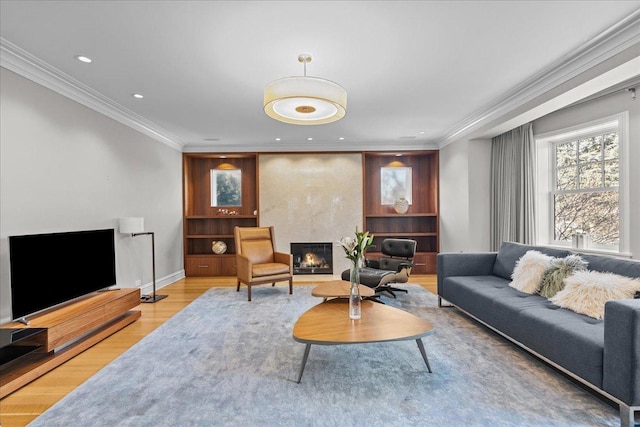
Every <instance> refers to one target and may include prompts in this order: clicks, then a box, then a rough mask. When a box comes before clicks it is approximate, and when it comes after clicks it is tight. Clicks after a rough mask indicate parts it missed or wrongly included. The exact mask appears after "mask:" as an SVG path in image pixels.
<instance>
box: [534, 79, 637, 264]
mask: <svg viewBox="0 0 640 427" xmlns="http://www.w3.org/2000/svg"><path fill="white" fill-rule="evenodd" d="M639 89H640V88H639ZM624 111H628V112H629V141H627V142H628V144H629V165H630V167H629V181H628V182H629V219H630V221H629V225H630V230H629V231H630V233H629V236H626V237H627V238H628V240H629V242H630V251H631V254H632V257H633V258H640V220H639V218H640V97H638V98H637V99H636V100H633V99H632V97H631V94H630V93H628V92H626V91H620V92H617V93H614V94H611V95H608V96H604V97H601V98H598V99H595V100H592V101H588V102H584V103H582V104H578V105H575V106H573V107H570V108H565V109H563V110H560V111H556V112H554V113H551V114H548V115H546V116H544V117H541V118H540V119H538V120H535V121H534V122H533V131H534V134H535V135H540V134H545V133H549V132H553V131H557V130H561V129H564V128H568V127H571V126H576V125H580V124H583V123H587V122H590V121H594V120H597V119H601V118H605V117H609V116H612V115H615V114H618V113H621V112H624Z"/></svg>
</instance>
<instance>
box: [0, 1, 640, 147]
mask: <svg viewBox="0 0 640 427" xmlns="http://www.w3.org/2000/svg"><path fill="white" fill-rule="evenodd" d="M639 8H640V1H317V2H314V1H296V2H288V1H278V2H270V1H45V2H43V1H26V0H21V1H7V0H1V2H0V36H1V37H2V47H3V50H2V54H3V58H2V59H3V64H2V65H3V66H5V67H7V68H9V69H13V70H14V71H18V72H20V71H21V70H23V71H24V69H25V68H24V67H22V68H21V67H19V66H15V61H13V60H11V61H10V60H9V53H11V55H17V56H18V57H20V58H22V60H26V61H27V62H29V64H30V66H31V68H32V69H37V70H38V73H40V75H42V74H46V75H48V76H51V75H53V76H55V77H56V78H60V79H61V80H63V81H64V82H65V84H67V85H70V86H72V87H73V88H74V90H75V91H76V93H77V92H81V95H79V96H80V98H85V102H84V103H85V104H87V105H90V104H92V103H93V104H100V106H97V107H96V106H92V108H96V109H97V110H99V111H100V110H101V109H103V110H104V111H110V112H111V114H110V115H111V116H112V117H114V118H116V119H119V120H121V121H123V122H125V123H128V124H130V125H131V124H132V123H133V127H138V128H142V129H143V130H144V131H146V132H147V133H148V134H150V135H152V136H154V137H155V138H156V139H158V140H160V141H162V142H165V143H168V144H169V145H172V146H174V147H176V148H179V149H182V150H185V151H194V150H200V151H301V150H302V151H322V150H335V149H343V150H358V149H363V148H366V149H372V150H373V149H398V150H404V149H420V148H435V147H438V146H442V145H444V144H445V143H446V142H447V141H448V140H450V139H451V138H452V135H459V134H461V133H462V132H463V131H464V132H467V133H468V132H470V131H472V130H473V128H474V127H478V126H480V125H482V124H484V123H482V112H483V111H487V110H488V109H490V108H491V107H495V106H496V105H501V103H503V104H504V101H505V100H506V99H508V98H509V97H513V96H514V95H517V94H519V93H521V92H522V87H523V82H528V83H531V82H534V83H535V82H536V81H540V79H541V78H542V77H544V76H545V75H547V74H548V73H549V72H553V71H556V70H557V68H558V66H559V65H560V64H561V63H562V61H563V58H570V57H571V58H574V57H575V56H576V52H578V53H584V51H585V50H588V49H585V46H588V47H592V46H594V40H599V38H602V37H603V34H605V35H606V34H607V30H609V29H610V28H611V27H612V26H614V25H616V24H617V23H619V22H620V21H624V20H625V19H627V20H628V17H629V16H630V15H634V16H635V17H636V18H634V19H635V21H634V23H637V22H639V21H638V19H637V16H638V9H639ZM639 32H640V31H639V30H638V28H635V33H634V34H635V37H636V40H637V34H638V33H639ZM300 53H310V54H312V55H313V61H312V62H311V63H310V64H308V66H307V72H308V75H313V76H318V77H323V78H327V79H329V80H333V81H335V82H337V83H339V84H341V85H342V86H343V87H344V88H345V89H346V90H347V93H348V100H347V115H346V117H345V118H344V119H342V120H340V121H338V122H336V123H332V124H327V125H319V126H296V125H289V124H284V123H280V122H277V121H275V120H273V119H271V118H269V117H267V116H266V115H265V114H264V112H263V110H262V96H263V89H264V86H265V85H266V84H267V83H269V82H270V81H272V80H275V79H278V78H281V77H285V76H291V75H301V74H302V71H303V70H302V65H301V64H299V63H298V61H297V56H298V54H300ZM76 55H86V56H88V57H90V58H92V59H93V62H92V63H91V64H84V63H81V62H79V61H77V60H76V59H75V56H76ZM572 55H573V56H572ZM10 64H14V65H10ZM592 65H593V64H592ZM42 70H44V71H45V72H42ZM21 74H23V75H26V76H29V72H21ZM639 74H640V71H639ZM33 79H34V80H36V81H38V79H37V78H33ZM45 79H47V80H51V79H50V78H49V77H45ZM556 83H557V84H560V83H562V81H558V82H556ZM49 86H50V87H51V86H52V85H51V84H49ZM53 86H55V85H53ZM548 89H549V86H548V85H547V86H545V90H548ZM59 91H60V92H63V93H64V90H59ZM135 92H138V93H142V94H144V99H142V100H136V99H134V98H133V97H132V96H131V95H132V94H133V93H135ZM71 97H73V96H71ZM86 98H91V101H86ZM478 117H480V119H477V120H475V122H474V118H478ZM494 118H495V117H494ZM422 132H423V133H422ZM308 137H313V138H314V140H313V141H308V140H307V138H308ZM339 137H343V138H345V139H344V140H343V141H338V138H339ZM276 138H281V141H276V140H275V139H276ZM211 139H213V140H214V141H211Z"/></svg>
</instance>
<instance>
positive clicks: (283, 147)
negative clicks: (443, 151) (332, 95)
mask: <svg viewBox="0 0 640 427" xmlns="http://www.w3.org/2000/svg"><path fill="white" fill-rule="evenodd" d="M305 144H306V146H305ZM437 149H438V144H436V143H435V142H430V141H410V142H404V141H393V142H388V141H386V142H385V141H380V142H375V141H374V142H366V143H364V142H352V141H321V140H318V141H288V142H283V141H273V142H271V143H268V144H264V143H255V144H249V145H242V146H238V144H236V143H224V142H216V143H215V145H204V144H189V143H187V144H185V146H184V148H183V152H185V153H221V152H224V153H236V152H257V153H284V152H287V153H294V152H295V153H300V154H304V153H317V152H325V151H326V152H353V151H357V152H361V151H423V150H437Z"/></svg>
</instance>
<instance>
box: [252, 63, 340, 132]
mask: <svg viewBox="0 0 640 427" xmlns="http://www.w3.org/2000/svg"><path fill="white" fill-rule="evenodd" d="M298 61H299V62H302V63H303V64H304V76H296V77H285V78H282V79H278V80H274V81H272V82H271V83H269V84H268V85H267V86H266V87H265V89H264V112H265V113H266V114H267V115H268V116H269V117H271V118H272V119H275V120H278V121H281V122H284V123H290V124H294V125H322V124H325V123H331V122H335V121H337V120H340V119H341V118H343V117H344V115H345V114H346V110H347V92H346V91H345V90H344V88H343V87H342V86H340V85H339V84H337V83H334V82H332V81H330V80H326V79H321V78H319V77H308V76H307V62H311V55H309V54H304V53H303V54H300V55H299V56H298Z"/></svg>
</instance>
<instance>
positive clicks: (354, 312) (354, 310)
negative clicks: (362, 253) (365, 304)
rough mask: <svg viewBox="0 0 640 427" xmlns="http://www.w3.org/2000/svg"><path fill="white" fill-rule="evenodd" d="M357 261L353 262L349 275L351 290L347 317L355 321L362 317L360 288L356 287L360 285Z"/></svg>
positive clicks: (358, 263)
mask: <svg viewBox="0 0 640 427" xmlns="http://www.w3.org/2000/svg"><path fill="white" fill-rule="evenodd" d="M359 261H360V260H359V259H357V260H355V261H354V262H353V265H352V266H351V274H350V279H351V280H350V282H351V288H350V291H349V317H350V318H351V319H355V320H357V319H360V318H361V317H362V308H361V305H360V301H361V298H360V288H359V287H358V286H359V284H360V270H359V269H358V267H359V265H360V262H359Z"/></svg>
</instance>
